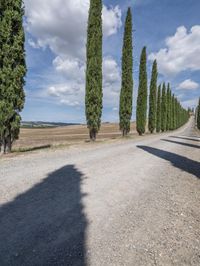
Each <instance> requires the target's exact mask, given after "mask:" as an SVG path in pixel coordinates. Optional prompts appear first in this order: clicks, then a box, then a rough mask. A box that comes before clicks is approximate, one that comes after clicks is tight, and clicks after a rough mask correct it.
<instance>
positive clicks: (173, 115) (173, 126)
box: [172, 94, 176, 130]
mask: <svg viewBox="0 0 200 266" xmlns="http://www.w3.org/2000/svg"><path fill="white" fill-rule="evenodd" d="M175 128H176V118H175V96H174V94H173V96H172V129H173V130H174V129H175Z"/></svg>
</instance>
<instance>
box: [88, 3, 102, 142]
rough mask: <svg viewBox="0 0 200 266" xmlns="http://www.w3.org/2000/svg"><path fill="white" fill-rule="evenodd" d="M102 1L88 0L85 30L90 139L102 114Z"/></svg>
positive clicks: (93, 138)
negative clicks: (86, 26) (88, 7)
mask: <svg viewBox="0 0 200 266" xmlns="http://www.w3.org/2000/svg"><path fill="white" fill-rule="evenodd" d="M102 35H103V34H102V1H101V0H90V9H89V19H88V30H87V68H86V95H85V112H86V119H87V126H88V129H89V133H90V139H91V140H95V139H96V134H97V133H98V131H99V129H100V126H101V115H102V98H103V92H102Z"/></svg>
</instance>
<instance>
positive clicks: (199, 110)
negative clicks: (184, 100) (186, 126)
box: [197, 98, 200, 129]
mask: <svg viewBox="0 0 200 266" xmlns="http://www.w3.org/2000/svg"><path fill="white" fill-rule="evenodd" d="M197 128H198V129H200V98H199V105H198V107H197Z"/></svg>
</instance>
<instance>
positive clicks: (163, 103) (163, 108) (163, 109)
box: [161, 83, 167, 132]
mask: <svg viewBox="0 0 200 266" xmlns="http://www.w3.org/2000/svg"><path fill="white" fill-rule="evenodd" d="M166 98H167V97H166V87H165V83H163V87H162V100H161V130H162V132H164V131H166V124H167V101H166Z"/></svg>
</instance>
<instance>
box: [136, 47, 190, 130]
mask: <svg viewBox="0 0 200 266" xmlns="http://www.w3.org/2000/svg"><path fill="white" fill-rule="evenodd" d="M157 78H158V69H157V62H156V60H155V61H154V62H153V66H152V74H151V82H150V94H149V116H148V129H149V131H150V133H153V132H154V131H156V132H157V133H158V132H160V131H162V132H164V131H168V130H174V129H177V128H179V127H180V126H182V125H183V124H185V123H186V122H187V120H188V119H189V112H188V111H187V110H185V109H184V108H183V107H182V106H181V104H180V102H179V101H178V100H177V98H176V97H175V95H174V94H172V91H171V88H170V84H169V83H168V84H167V87H166V85H165V83H163V84H161V85H159V87H158V88H157ZM147 95H148V85H147V70H146V47H144V48H143V49H142V53H141V58H140V73H139V88H138V98H137V109H136V124H137V131H138V133H139V135H142V134H144V133H145V131H146V124H147V101H148V96H147Z"/></svg>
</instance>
